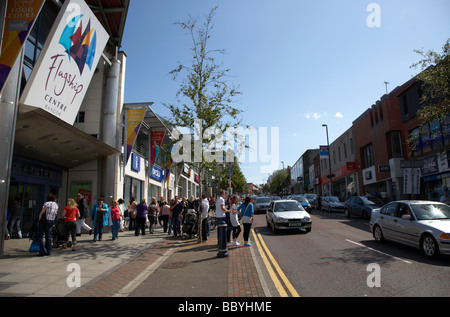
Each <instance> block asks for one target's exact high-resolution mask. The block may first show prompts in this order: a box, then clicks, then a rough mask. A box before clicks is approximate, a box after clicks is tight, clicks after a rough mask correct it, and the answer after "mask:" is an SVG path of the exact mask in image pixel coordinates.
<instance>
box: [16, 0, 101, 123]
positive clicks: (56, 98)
mask: <svg viewBox="0 0 450 317" xmlns="http://www.w3.org/2000/svg"><path fill="white" fill-rule="evenodd" d="M108 39H109V35H108V33H107V32H106V31H105V29H104V28H103V26H102V25H101V24H100V22H99V21H98V19H97V18H96V16H95V15H94V13H93V12H92V11H91V10H90V9H89V7H88V5H87V4H86V2H85V1H84V0H70V1H65V2H64V5H63V7H62V8H61V10H60V12H59V15H58V17H57V18H56V21H55V23H54V24H53V27H52V29H51V31H50V34H49V36H48V39H47V41H46V42H45V45H44V48H43V49H42V52H41V54H40V55H39V59H38V61H37V63H36V65H35V67H34V69H33V72H32V73H31V76H30V79H29V80H28V83H27V85H26V87H25V90H24V92H23V94H22V97H21V99H20V103H21V104H23V105H26V106H31V107H36V108H41V109H44V110H45V111H47V112H49V113H51V114H52V115H54V116H55V117H58V118H59V119H61V120H63V121H65V122H67V123H69V124H73V123H74V122H75V119H76V116H77V114H78V111H79V109H80V106H81V104H82V102H83V99H84V96H85V94H86V92H87V90H88V87H89V84H90V82H91V79H92V76H93V75H94V72H95V69H96V67H97V64H98V62H99V60H100V57H101V55H102V52H103V50H104V48H105V46H106V43H107V41H108Z"/></svg>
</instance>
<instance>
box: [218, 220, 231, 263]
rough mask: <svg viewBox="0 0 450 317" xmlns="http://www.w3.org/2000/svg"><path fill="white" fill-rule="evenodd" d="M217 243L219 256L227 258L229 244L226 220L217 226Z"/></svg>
mask: <svg viewBox="0 0 450 317" xmlns="http://www.w3.org/2000/svg"><path fill="white" fill-rule="evenodd" d="M217 245H218V248H219V252H218V253H217V257H218V258H225V257H227V256H228V245H227V224H226V223H225V221H221V222H220V223H219V225H218V226H217Z"/></svg>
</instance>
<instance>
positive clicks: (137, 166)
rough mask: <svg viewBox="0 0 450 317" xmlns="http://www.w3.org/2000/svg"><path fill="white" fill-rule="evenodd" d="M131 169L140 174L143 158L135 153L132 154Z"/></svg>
mask: <svg viewBox="0 0 450 317" xmlns="http://www.w3.org/2000/svg"><path fill="white" fill-rule="evenodd" d="M131 169H132V170H133V171H135V172H139V171H140V170H141V158H140V156H139V155H137V154H135V153H132V154H131Z"/></svg>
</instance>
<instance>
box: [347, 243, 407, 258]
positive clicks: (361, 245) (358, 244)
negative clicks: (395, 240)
mask: <svg viewBox="0 0 450 317" xmlns="http://www.w3.org/2000/svg"><path fill="white" fill-rule="evenodd" d="M345 241H347V242H350V243H353V244H356V245H357V246H360V247H363V248H366V249H369V250H371V251H375V252H378V253H381V254H383V255H386V256H388V257H391V258H394V259H396V260H399V261H402V262H405V263H408V264H412V262H410V261H408V260H405V259H402V258H399V257H396V256H393V255H391V254H387V253H384V252H381V251H379V250H376V249H372V248H370V247H368V246H365V245H364V244H361V243H358V242H355V241H352V240H348V239H345Z"/></svg>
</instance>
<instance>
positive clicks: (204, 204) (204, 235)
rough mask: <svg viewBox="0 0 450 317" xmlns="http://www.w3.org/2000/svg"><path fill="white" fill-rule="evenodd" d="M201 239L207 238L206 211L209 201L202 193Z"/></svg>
mask: <svg viewBox="0 0 450 317" xmlns="http://www.w3.org/2000/svg"><path fill="white" fill-rule="evenodd" d="M201 206H202V241H206V240H208V226H207V224H208V211H209V202H208V198H206V195H205V194H203V195H202V204H201Z"/></svg>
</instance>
